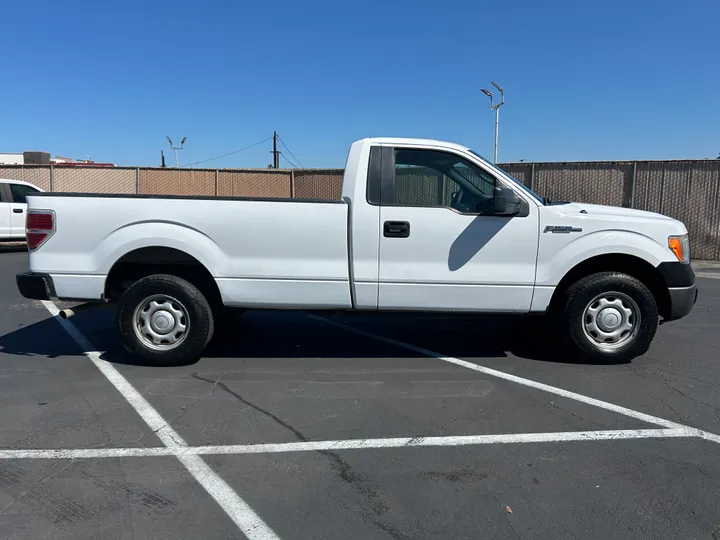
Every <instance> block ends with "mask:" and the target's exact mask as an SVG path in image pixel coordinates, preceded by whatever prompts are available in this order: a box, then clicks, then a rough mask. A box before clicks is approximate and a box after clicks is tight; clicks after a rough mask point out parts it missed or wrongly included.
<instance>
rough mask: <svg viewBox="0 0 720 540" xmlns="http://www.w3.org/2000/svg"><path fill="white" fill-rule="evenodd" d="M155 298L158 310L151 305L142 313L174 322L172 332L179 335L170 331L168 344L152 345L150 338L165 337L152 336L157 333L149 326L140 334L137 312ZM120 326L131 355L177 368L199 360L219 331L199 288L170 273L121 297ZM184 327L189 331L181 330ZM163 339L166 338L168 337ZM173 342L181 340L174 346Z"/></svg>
mask: <svg viewBox="0 0 720 540" xmlns="http://www.w3.org/2000/svg"><path fill="white" fill-rule="evenodd" d="M153 297H157V298H156V301H155V302H154V303H152V306H155V308H153V307H151V306H148V307H147V309H144V310H142V313H151V314H157V315H158V317H160V318H164V319H165V320H166V321H170V320H172V323H168V324H173V325H174V326H173V327H172V329H173V330H176V329H177V330H178V332H173V331H170V333H169V334H167V335H168V336H169V339H168V340H164V341H167V343H162V342H158V343H154V342H153V343H151V341H152V338H151V337H150V336H151V335H155V336H156V337H158V336H161V334H160V332H156V333H155V334H152V333H153V332H154V330H148V329H147V327H146V329H145V330H139V329H138V330H137V331H136V328H139V327H140V325H139V324H138V323H139V321H140V317H141V314H140V313H139V312H137V310H140V308H141V307H143V306H145V305H147V303H148V300H149V299H152V298H153ZM164 306H167V307H164ZM153 309H154V311H153ZM161 311H162V312H161ZM165 314H168V315H169V317H166V316H165ZM149 318H151V317H149ZM156 320H159V319H156ZM160 322H162V320H160ZM116 324H117V328H118V332H119V334H120V339H121V341H122V344H123V346H124V347H125V349H126V350H127V351H128V352H130V353H131V354H133V355H137V356H140V357H141V358H143V359H144V360H146V361H147V362H148V363H150V364H152V365H160V366H176V365H182V364H188V363H191V362H193V361H195V360H197V358H198V357H199V356H200V355H201V354H202V352H203V350H204V349H205V347H206V346H207V344H208V342H209V341H210V339H212V336H213V331H214V328H215V322H214V317H213V313H212V309H211V308H210V304H209V303H208V301H207V299H206V298H205V296H204V295H203V294H202V293H201V292H200V291H199V290H198V289H197V287H195V286H194V285H193V284H192V283H190V282H188V281H186V280H184V279H181V278H179V277H176V276H171V275H166V274H155V275H151V276H147V277H144V278H142V279H140V280H138V281H136V282H135V283H133V284H132V285H131V286H130V287H129V288H128V289H127V290H126V291H125V293H124V294H123V295H122V297H121V298H120V301H119V303H118V310H117V317H116ZM148 324H149V323H148ZM183 326H184V328H185V330H184V331H180V328H182V327H183ZM150 328H153V327H152V326H151V327H150ZM141 336H144V337H141ZM178 336H180V337H178ZM161 337H165V334H162V336H161ZM171 340H177V341H176V342H175V343H171V342H170V341H171Z"/></svg>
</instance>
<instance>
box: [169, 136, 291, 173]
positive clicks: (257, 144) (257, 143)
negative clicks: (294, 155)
mask: <svg viewBox="0 0 720 540" xmlns="http://www.w3.org/2000/svg"><path fill="white" fill-rule="evenodd" d="M271 139H272V137H268V138H267V139H264V140H262V141H260V142H256V143H255V144H251V145H250V146H245V147H243V148H240V149H238V150H233V151H232V152H228V153H227V154H223V155H222V156H216V157H212V158H208V159H203V160H200V161H195V162H194V163H188V164H186V165H183V167H190V166H191V165H199V164H200V163H207V162H208V161H214V160H216V159H220V158H224V157H227V156H232V155H233V154H237V153H238V152H242V151H243V150H249V149H250V148H254V147H256V146H260V145H261V144H263V143H266V142H268V141H269V140H271ZM288 151H289V150H288Z"/></svg>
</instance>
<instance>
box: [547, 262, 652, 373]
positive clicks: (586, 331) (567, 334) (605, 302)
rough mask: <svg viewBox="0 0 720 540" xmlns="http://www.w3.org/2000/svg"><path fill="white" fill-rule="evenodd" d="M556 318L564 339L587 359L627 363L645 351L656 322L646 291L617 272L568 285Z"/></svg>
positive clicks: (635, 280)
mask: <svg viewBox="0 0 720 540" xmlns="http://www.w3.org/2000/svg"><path fill="white" fill-rule="evenodd" d="M559 307H560V309H559V313H558V314H557V322H559V323H560V324H561V327H560V330H561V333H562V334H563V336H564V338H565V341H566V343H567V344H568V345H570V346H571V347H572V348H573V349H575V350H576V351H578V352H580V353H581V354H583V355H584V356H587V357H589V358H592V359H595V360H600V361H604V362H629V361H630V360H632V359H633V358H635V357H636V356H640V355H642V354H644V353H646V352H647V350H648V348H649V347H650V343H651V342H652V340H653V338H654V337H655V332H656V331H657V326H658V308H657V303H656V302H655V298H654V296H653V294H652V293H651V292H650V290H649V289H648V288H647V287H646V286H645V285H643V284H642V283H641V282H640V281H639V280H637V279H636V278H634V277H632V276H630V275H628V274H624V273H621V272H599V273H596V274H592V275H589V276H587V277H584V278H582V279H581V280H579V281H577V282H576V283H575V284H573V285H571V286H570V287H569V288H568V289H567V291H565V294H564V296H563V299H562V305H561V306H559Z"/></svg>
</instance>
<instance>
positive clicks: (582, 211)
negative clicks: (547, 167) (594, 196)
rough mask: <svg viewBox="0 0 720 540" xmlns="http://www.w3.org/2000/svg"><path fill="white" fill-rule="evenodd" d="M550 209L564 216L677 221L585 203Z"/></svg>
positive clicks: (654, 214) (615, 207)
mask: <svg viewBox="0 0 720 540" xmlns="http://www.w3.org/2000/svg"><path fill="white" fill-rule="evenodd" d="M552 208H553V209H554V210H555V211H556V212H557V213H558V214H562V215H565V216H576V215H581V216H589V217H592V216H602V217H617V218H623V219H631V220H632V219H643V220H645V219H656V220H661V221H677V220H675V219H673V218H671V217H668V216H663V215H662V214H656V213H655V212H646V211H645V210H635V209H632V208H622V207H620V206H605V205H602V204H585V203H568V204H560V205H553V206H552Z"/></svg>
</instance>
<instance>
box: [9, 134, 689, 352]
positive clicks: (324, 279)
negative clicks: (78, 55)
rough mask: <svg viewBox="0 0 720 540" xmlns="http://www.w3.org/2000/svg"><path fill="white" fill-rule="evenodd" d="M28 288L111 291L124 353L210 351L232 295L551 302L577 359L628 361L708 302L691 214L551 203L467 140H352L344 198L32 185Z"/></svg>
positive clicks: (350, 301) (84, 293) (95, 297)
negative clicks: (668, 323)
mask: <svg viewBox="0 0 720 540" xmlns="http://www.w3.org/2000/svg"><path fill="white" fill-rule="evenodd" d="M27 200H28V205H29V210H28V216H27V239H28V248H29V251H30V268H29V272H27V273H24V274H20V275H18V276H17V284H18V287H19V289H20V291H21V293H22V294H23V295H24V296H25V297H27V298H32V299H48V298H58V299H63V300H76V301H87V302H112V303H117V318H116V321H117V328H118V330H119V334H120V338H121V340H122V342H123V344H124V346H125V347H126V349H127V350H129V351H130V352H132V353H134V354H137V355H140V356H142V357H144V358H145V359H146V360H147V361H150V362H153V363H158V364H163V365H172V364H177V363H181V362H187V361H191V360H192V359H195V358H197V357H198V356H200V355H201V354H202V352H203V350H204V348H205V346H206V345H207V343H208V342H209V340H210V339H211V337H212V334H213V328H214V318H215V317H216V316H218V315H219V313H220V312H221V310H222V308H223V307H237V308H274V309H304V308H307V309H313V310H321V309H327V310H367V311H377V312H383V311H416V312H417V311H424V312H463V313H481V312H482V313H515V314H534V313H537V314H548V315H549V320H550V321H552V322H553V323H554V324H553V325H552V327H553V328H555V329H556V330H557V333H554V332H553V333H552V334H550V335H553V336H557V338H559V342H560V341H562V342H564V343H566V344H568V345H570V346H572V347H573V349H574V350H575V351H576V352H577V353H578V354H580V355H583V356H587V357H592V358H595V359H613V360H617V361H622V360H629V359H631V358H633V357H635V356H637V355H640V354H643V353H644V352H645V351H647V349H648V347H649V346H650V342H651V341H652V339H653V337H654V335H655V332H656V329H657V325H658V323H659V320H660V318H662V319H663V320H672V319H678V318H680V317H683V316H685V315H687V314H688V313H689V312H690V311H691V310H692V308H693V305H694V303H695V301H696V299H697V289H696V285H695V275H694V273H693V271H692V269H691V266H690V264H689V263H690V246H689V240H688V233H687V230H686V228H685V226H684V225H683V224H682V223H681V222H679V221H677V220H675V219H672V218H669V217H665V216H662V215H658V214H653V213H649V212H643V211H638V210H629V209H625V208H616V207H609V206H598V205H592V204H583V203H565V202H562V203H557V202H550V201H548V200H546V199H543V198H542V197H540V196H539V195H537V194H535V193H533V192H532V191H530V190H529V189H527V188H526V187H524V186H523V185H521V184H520V183H518V182H517V181H515V180H514V179H513V178H511V177H510V176H508V175H507V174H506V173H505V172H503V171H502V170H500V169H499V168H497V167H495V166H494V165H492V164H491V163H489V162H488V161H486V160H485V159H483V158H482V157H481V156H479V155H478V154H476V153H474V152H473V151H472V150H470V149H468V148H465V147H463V146H459V145H456V144H451V143H445V142H439V141H433V140H419V139H388V138H375V139H363V140H360V141H357V142H355V143H353V144H352V146H351V148H350V152H349V155H348V158H347V163H346V168H345V176H344V179H343V186H342V200H337V201H326V200H302V199H288V200H284V199H283V200H274V199H247V198H222V197H219V198H218V197H212V198H203V197H179V196H177V197H173V196H145V195H95V194H76V193H34V194H32V195H30V196H29V197H28V198H27Z"/></svg>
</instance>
